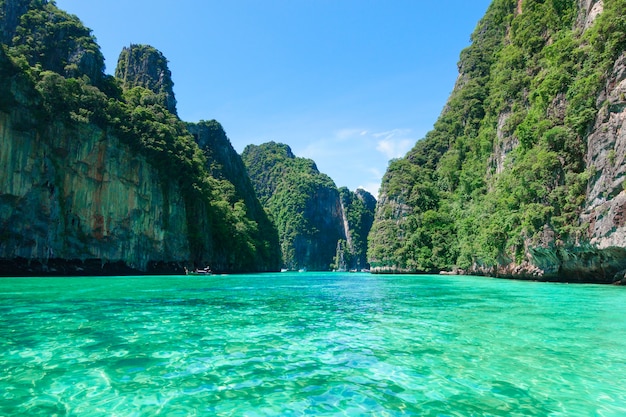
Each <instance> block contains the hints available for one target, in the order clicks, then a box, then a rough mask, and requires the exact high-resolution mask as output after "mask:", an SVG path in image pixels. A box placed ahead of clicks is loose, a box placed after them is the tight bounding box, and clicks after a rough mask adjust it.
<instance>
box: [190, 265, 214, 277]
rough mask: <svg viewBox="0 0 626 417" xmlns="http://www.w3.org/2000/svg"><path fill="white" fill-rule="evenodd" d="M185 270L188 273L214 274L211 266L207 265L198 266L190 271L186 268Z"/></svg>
mask: <svg viewBox="0 0 626 417" xmlns="http://www.w3.org/2000/svg"><path fill="white" fill-rule="evenodd" d="M185 272H186V273H187V275H213V271H211V267H209V266H207V267H206V268H196V269H194V270H193V271H188V270H187V268H185Z"/></svg>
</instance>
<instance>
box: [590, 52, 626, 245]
mask: <svg viewBox="0 0 626 417" xmlns="http://www.w3.org/2000/svg"><path fill="white" fill-rule="evenodd" d="M625 96H626V53H624V54H622V55H621V56H620V58H619V59H618V60H617V61H616V62H615V65H614V67H613V70H612V72H611V75H610V76H609V78H608V79H607V81H606V84H605V87H604V90H603V91H602V94H601V95H600V97H599V98H598V102H599V103H598V106H599V107H601V108H600V111H599V113H598V116H597V118H596V121H595V124H594V127H593V130H592V131H591V133H590V134H589V136H588V138H587V148H588V151H587V166H592V167H594V168H595V170H596V172H595V175H594V176H593V177H592V178H591V180H590V181H589V186H588V190H587V199H586V203H585V210H584V214H583V218H584V219H585V220H586V221H587V222H589V238H590V241H591V243H592V244H595V245H597V246H598V247H599V248H608V247H611V246H617V247H626V227H625V225H626V191H624V175H626V161H625V160H624V159H625V158H626V98H625Z"/></svg>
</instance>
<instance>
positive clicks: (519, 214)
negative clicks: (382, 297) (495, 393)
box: [369, 0, 626, 273]
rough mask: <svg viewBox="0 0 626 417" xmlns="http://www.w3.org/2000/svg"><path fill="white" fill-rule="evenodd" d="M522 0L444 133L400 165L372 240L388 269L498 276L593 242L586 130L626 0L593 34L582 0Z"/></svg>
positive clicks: (477, 61) (470, 58)
mask: <svg viewBox="0 0 626 417" xmlns="http://www.w3.org/2000/svg"><path fill="white" fill-rule="evenodd" d="M518 3H519V2H518V1H516V0H494V1H493V3H492V5H491V6H490V7H489V9H488V11H487V13H486V15H485V17H484V18H483V19H482V20H481V22H480V23H479V24H478V27H477V28H476V30H475V32H474V34H473V36H472V42H473V43H472V45H471V46H470V47H468V48H467V49H466V50H464V51H463V52H462V54H461V60H460V63H459V70H460V77H459V80H458V82H457V85H456V87H455V89H454V91H453V93H452V95H451V97H450V99H449V101H448V104H447V106H446V108H445V109H444V111H443V112H442V114H441V116H440V118H439V120H438V121H437V122H436V124H435V126H434V129H433V130H432V131H431V132H429V133H428V134H427V135H426V137H425V138H424V139H423V140H421V141H419V142H417V144H416V145H415V147H414V148H413V149H412V150H411V151H410V152H409V153H408V154H407V155H406V157H404V158H401V159H398V160H394V161H392V162H391V163H390V165H389V167H388V170H387V173H386V174H385V176H384V178H383V183H382V187H381V198H380V202H379V207H378V209H377V214H376V220H375V222H374V226H373V229H372V233H371V235H370V248H369V258H370V262H371V263H372V266H373V267H376V268H378V270H381V271H384V270H389V271H417V272H434V271H439V270H451V269H453V268H461V269H464V270H474V271H477V272H487V273H492V271H494V268H496V267H498V266H502V265H508V264H512V263H516V264H520V263H522V262H523V261H525V260H527V253H528V250H529V249H530V248H533V247H537V246H546V245H553V246H563V245H568V244H573V243H574V242H578V241H580V240H581V239H582V238H584V230H585V229H586V226H587V225H585V224H582V223H581V222H580V221H579V218H580V212H581V210H582V207H583V203H584V199H585V192H586V186H587V181H588V180H589V178H590V177H591V176H593V175H594V174H595V172H594V167H593V166H592V165H589V164H587V163H586V161H585V156H586V154H587V149H586V136H585V135H586V134H587V133H588V129H589V128H590V125H591V123H592V122H593V120H594V119H595V116H596V114H597V112H598V110H599V107H600V106H602V103H601V102H600V103H597V102H596V98H597V97H598V96H599V93H600V89H601V87H602V86H603V83H604V81H605V80H606V77H607V76H608V74H609V72H610V69H611V67H612V66H613V64H614V62H615V60H616V59H617V57H618V56H619V55H620V54H621V53H622V52H623V51H624V49H625V48H626V23H625V22H626V19H625V18H624V10H626V1H625V0H606V1H605V2H604V11H603V13H602V14H600V15H599V16H598V18H597V20H596V22H595V24H594V25H593V26H591V27H590V28H589V29H587V30H586V31H583V29H582V27H581V26H582V25H581V24H580V21H581V20H583V21H584V16H583V15H584V11H582V10H579V7H580V5H579V3H580V2H579V1H577V0H551V1H539V0H526V1H524V2H521V3H519V4H518ZM519 7H521V13H520V10H519Z"/></svg>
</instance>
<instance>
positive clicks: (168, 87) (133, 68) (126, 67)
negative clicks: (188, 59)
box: [115, 45, 176, 114]
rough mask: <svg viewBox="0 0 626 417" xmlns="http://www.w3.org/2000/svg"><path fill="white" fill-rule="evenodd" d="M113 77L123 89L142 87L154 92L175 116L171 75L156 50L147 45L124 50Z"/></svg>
mask: <svg viewBox="0 0 626 417" xmlns="http://www.w3.org/2000/svg"><path fill="white" fill-rule="evenodd" d="M115 77H116V78H117V79H119V80H120V81H121V84H122V87H123V88H126V89H130V88H132V87H143V88H146V89H148V90H150V91H152V92H154V93H155V94H157V96H158V97H159V101H160V104H162V105H163V107H165V108H166V109H167V110H169V112H170V113H172V114H176V97H175V96H174V82H173V81H172V73H171V72H170V70H169V68H168V65H167V59H166V58H165V56H163V54H162V53H161V52H160V51H158V50H157V49H155V48H153V47H151V46H149V45H130V47H128V48H124V49H123V50H122V52H121V53H120V56H119V59H118V61H117V67H116V69H115Z"/></svg>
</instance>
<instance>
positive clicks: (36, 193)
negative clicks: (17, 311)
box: [0, 0, 279, 275]
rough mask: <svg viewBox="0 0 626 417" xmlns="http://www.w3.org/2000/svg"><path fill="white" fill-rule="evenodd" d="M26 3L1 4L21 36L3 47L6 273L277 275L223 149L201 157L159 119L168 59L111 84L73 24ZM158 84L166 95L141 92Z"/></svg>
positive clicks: (47, 5)
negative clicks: (208, 270)
mask: <svg viewBox="0 0 626 417" xmlns="http://www.w3.org/2000/svg"><path fill="white" fill-rule="evenodd" d="M23 4H26V3H24V2H20V1H17V0H9V1H7V2H3V3H0V6H1V7H0V11H2V13H4V14H3V16H5V17H6V16H10V18H7V20H5V21H2V22H1V27H0V29H1V30H0V32H2V33H10V32H15V33H16V35H15V36H13V42H12V43H11V44H3V45H2V47H1V48H0V93H1V94H0V166H1V167H2V169H1V170H0V275H24V274H25V275H36V274H60V275H76V274H89V275H92V274H98V275H106V274H128V273H182V272H183V271H184V268H185V267H188V268H192V267H196V266H203V267H204V266H206V265H210V266H211V267H212V268H213V269H214V270H216V271H223V272H245V271H273V270H277V269H278V267H279V264H278V256H277V253H278V240H277V238H276V236H275V233H274V235H272V233H270V232H268V233H267V234H265V232H266V231H267V224H268V223H269V222H268V220H267V217H264V214H265V213H263V211H262V210H260V209H259V207H260V205H259V203H258V201H257V200H256V199H255V197H254V195H253V194H250V185H249V182H248V183H246V180H245V170H243V169H242V164H241V160H240V158H239V156H238V155H236V153H235V152H234V150H233V149H232V147H231V146H230V143H229V142H228V139H227V138H226V137H225V135H224V136H223V137H220V140H219V144H217V146H216V147H212V145H207V146H205V147H204V150H203V149H200V147H199V146H198V143H196V142H195V140H194V137H193V136H192V135H191V134H190V133H189V132H188V130H187V126H186V125H185V123H183V122H182V121H180V119H178V117H177V116H176V115H175V114H173V113H172V112H171V111H168V108H166V107H165V106H170V109H171V110H175V109H174V108H172V107H171V105H172V104H173V103H174V101H173V92H171V79H169V70H168V69H167V65H166V61H165V59H164V58H163V57H162V54H160V52H158V51H156V50H154V48H150V47H144V48H142V51H143V53H144V55H145V52H146V51H148V52H149V53H148V56H149V57H148V58H147V59H146V60H140V61H141V62H140V64H137V65H135V64H134V63H133V58H129V59H128V60H122V61H123V62H125V63H128V62H131V63H133V65H131V67H132V70H128V71H122V72H121V73H122V74H125V75H127V78H126V80H125V82H124V83H119V82H118V81H117V80H115V79H113V78H112V77H107V76H105V75H104V74H103V73H102V68H103V66H102V65H96V66H93V65H89V62H92V63H93V62H96V63H97V62H98V59H96V60H90V59H87V58H85V57H89V56H91V57H96V58H97V57H100V56H101V54H100V51H99V49H98V48H97V45H96V44H95V43H90V42H92V41H93V38H92V37H91V35H90V32H89V30H88V29H86V28H84V27H82V24H81V23H80V21H79V20H78V19H77V18H75V17H72V16H69V17H68V15H66V14H64V13H63V12H62V11H60V10H58V9H57V8H56V6H55V5H54V3H53V2H47V1H45V0H39V1H32V2H30V3H29V4H28V8H27V9H24V8H20V7H19V6H20V5H23ZM19 13H22V15H21V16H20V17H19V19H18V18H15V15H17V14H19ZM41 19H43V22H44V23H45V25H40V24H39V23H41V22H40V20H41ZM15 22H19V23H17V26H16V27H14V26H15ZM38 22H39V23H38ZM28 33H36V34H37V36H28ZM20 39H22V40H23V41H20ZM33 42H34V43H33ZM77 46H78V47H77ZM154 51H156V52H154ZM83 52H84V54H83ZM126 53H129V51H126ZM155 56H156V57H157V58H158V59H157V61H156V62H153V60H152V58H150V57H155ZM37 57H40V58H41V59H38V58H37ZM68 57H69V58H68ZM74 58H76V59H77V60H73V59H74ZM83 58H85V59H83ZM83 64H85V65H83ZM152 65H155V67H153V66H152ZM141 70H145V71H146V73H147V78H146V77H143V76H142V74H140V71H141ZM94 71H95V72H94ZM131 74H132V76H131ZM155 74H157V76H158V77H157V78H159V77H160V78H159V80H160V82H161V84H158V83H157V84H142V83H143V81H142V80H146V79H149V80H152V79H154V78H155ZM168 79H169V81H168ZM134 83H137V84H138V85H135V84H134ZM146 87H150V88H152V89H153V90H150V89H149V88H146ZM170 93H171V94H170ZM201 127H202V126H201ZM213 151H215V152H213ZM237 161H238V162H237ZM240 176H243V177H244V179H242V178H241V177H240ZM270 231H271V228H270Z"/></svg>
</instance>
